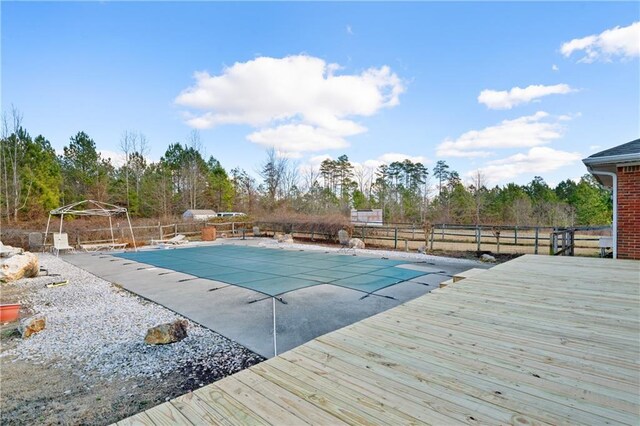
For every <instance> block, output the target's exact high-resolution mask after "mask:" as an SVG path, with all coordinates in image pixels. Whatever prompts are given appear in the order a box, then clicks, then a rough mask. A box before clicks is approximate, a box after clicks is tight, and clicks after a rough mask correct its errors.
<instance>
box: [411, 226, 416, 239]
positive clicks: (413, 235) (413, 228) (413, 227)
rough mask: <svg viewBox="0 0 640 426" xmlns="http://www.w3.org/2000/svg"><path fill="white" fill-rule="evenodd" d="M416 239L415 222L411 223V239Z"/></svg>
mask: <svg viewBox="0 0 640 426" xmlns="http://www.w3.org/2000/svg"><path fill="white" fill-rule="evenodd" d="M415 239H416V224H415V223H413V224H411V240H415Z"/></svg>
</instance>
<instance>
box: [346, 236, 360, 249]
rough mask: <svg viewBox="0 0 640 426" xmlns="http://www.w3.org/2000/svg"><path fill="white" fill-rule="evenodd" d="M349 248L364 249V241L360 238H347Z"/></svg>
mask: <svg viewBox="0 0 640 426" xmlns="http://www.w3.org/2000/svg"><path fill="white" fill-rule="evenodd" d="M349 248H355V249H364V241H362V240H361V239H360V238H352V239H350V240H349Z"/></svg>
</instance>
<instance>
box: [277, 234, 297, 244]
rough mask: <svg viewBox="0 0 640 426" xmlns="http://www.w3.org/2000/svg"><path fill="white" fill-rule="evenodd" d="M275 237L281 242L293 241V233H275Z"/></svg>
mask: <svg viewBox="0 0 640 426" xmlns="http://www.w3.org/2000/svg"><path fill="white" fill-rule="evenodd" d="M273 239H274V240H276V241H278V242H279V243H289V244H291V243H293V236H292V235H291V234H284V235H283V234H280V233H275V234H274V235H273Z"/></svg>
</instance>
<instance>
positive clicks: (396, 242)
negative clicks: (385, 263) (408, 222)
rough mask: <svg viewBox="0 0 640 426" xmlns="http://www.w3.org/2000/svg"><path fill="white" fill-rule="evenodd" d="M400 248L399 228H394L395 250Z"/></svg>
mask: <svg viewBox="0 0 640 426" xmlns="http://www.w3.org/2000/svg"><path fill="white" fill-rule="evenodd" d="M397 248H398V227H397V226H396V227H395V228H393V249H394V250H396V249H397Z"/></svg>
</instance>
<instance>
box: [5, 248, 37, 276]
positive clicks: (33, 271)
mask: <svg viewBox="0 0 640 426" xmlns="http://www.w3.org/2000/svg"><path fill="white" fill-rule="evenodd" d="M39 272H40V266H39V264H38V257H37V256H36V255H35V254H33V253H29V252H28V251H27V252H24V253H22V254H17V255H15V256H11V257H9V258H7V259H4V260H3V261H2V267H0V281H3V282H10V281H15V280H19V279H20V278H23V277H26V278H32V277H37V276H38V273H39Z"/></svg>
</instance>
